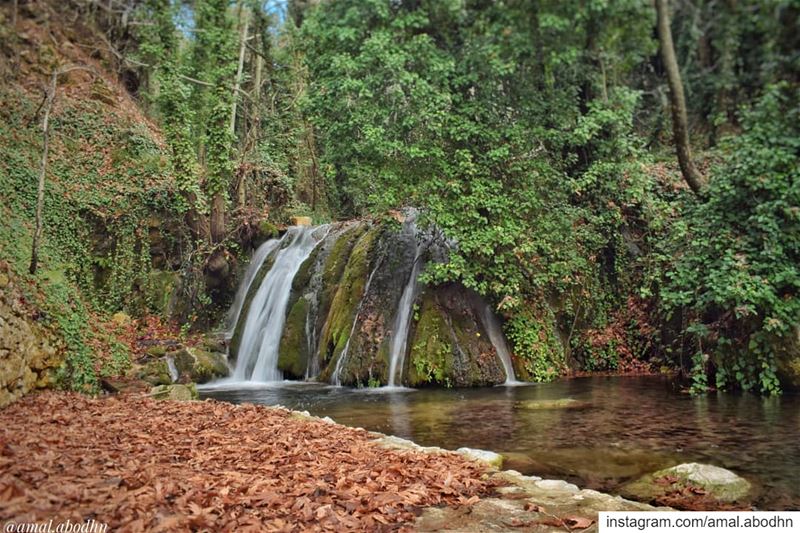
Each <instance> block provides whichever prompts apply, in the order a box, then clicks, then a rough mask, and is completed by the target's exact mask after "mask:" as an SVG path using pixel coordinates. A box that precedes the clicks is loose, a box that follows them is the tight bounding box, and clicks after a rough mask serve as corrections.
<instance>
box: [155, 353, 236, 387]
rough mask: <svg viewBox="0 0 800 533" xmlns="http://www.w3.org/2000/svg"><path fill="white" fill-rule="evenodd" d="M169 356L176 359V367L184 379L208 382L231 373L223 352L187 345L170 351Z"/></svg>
mask: <svg viewBox="0 0 800 533" xmlns="http://www.w3.org/2000/svg"><path fill="white" fill-rule="evenodd" d="M168 357H172V358H173V360H174V361H175V367H176V368H177V369H178V374H179V375H180V379H182V380H183V379H188V380H190V381H194V382H195V383H207V382H209V381H211V380H213V379H217V378H221V377H225V376H227V375H228V374H229V373H230V370H229V369H228V364H227V361H226V359H225V355H224V354H222V353H217V352H207V351H205V350H201V349H200V348H194V347H186V348H181V349H180V350H177V351H174V352H170V353H169V354H168Z"/></svg>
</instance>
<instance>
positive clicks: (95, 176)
mask: <svg viewBox="0 0 800 533" xmlns="http://www.w3.org/2000/svg"><path fill="white" fill-rule="evenodd" d="M0 98H2V99H3V101H4V102H7V103H9V104H10V105H8V106H4V108H3V111H2V118H0V150H2V151H3V153H4V155H5V157H4V158H3V160H2V161H0V195H1V196H2V197H3V199H4V201H3V205H2V211H1V214H2V216H3V218H4V223H3V224H2V225H0V252H2V253H1V254H0V255H2V256H3V257H4V259H5V260H7V261H8V262H9V264H10V265H11V267H12V269H13V270H14V271H15V272H16V273H17V275H19V276H21V277H23V278H25V277H28V276H27V274H26V271H27V267H26V264H27V263H28V261H29V260H30V246H31V235H32V231H33V216H34V206H35V203H36V172H37V165H38V161H39V157H40V150H41V132H40V131H39V124H38V121H37V120H30V119H31V117H33V116H34V112H35V107H36V106H35V103H34V102H32V101H31V100H30V99H29V98H28V97H27V96H26V94H25V93H22V92H20V91H17V90H15V89H12V88H6V89H3V90H2V95H1V96H0ZM51 125H52V132H51V152H50V162H49V163H50V164H49V165H48V173H47V180H46V183H45V196H44V210H43V215H44V232H43V241H42V247H41V253H40V269H39V270H38V271H37V274H36V276H35V277H32V278H29V280H28V281H29V282H30V284H29V285H28V290H29V292H30V294H29V299H30V301H31V302H34V303H36V304H37V305H38V306H40V307H41V309H42V311H43V316H45V317H46V319H47V320H48V321H49V322H50V323H51V324H52V325H53V326H54V329H55V330H56V331H57V333H58V334H59V335H60V336H61V337H62V339H63V340H64V344H65V348H66V362H65V365H64V367H63V368H62V369H61V371H60V372H59V376H58V377H59V378H60V381H61V383H62V385H63V386H66V387H69V388H72V389H75V390H81V391H85V392H96V391H97V390H98V389H97V386H98V375H97V372H98V370H100V368H99V367H98V366H97V361H98V357H97V355H96V354H95V353H94V352H93V350H92V348H91V345H92V342H93V340H94V338H95V336H96V335H97V333H96V332H95V331H94V330H93V327H92V326H93V325H94V324H93V322H94V321H93V319H91V318H90V317H92V316H94V315H93V314H92V313H98V312H99V313H110V312H114V311H118V310H120V309H123V308H126V307H133V306H134V305H135V304H134V303H133V302H135V301H136V298H133V296H134V295H135V294H136V293H137V292H138V291H139V290H140V289H141V288H143V287H145V285H146V284H147V282H148V281H147V280H148V272H149V268H150V255H149V242H148V233H147V230H146V228H147V223H146V221H147V219H148V217H149V216H150V215H151V214H152V213H153V212H154V211H160V210H163V209H165V208H166V207H167V206H169V205H171V203H172V201H173V196H172V194H171V192H170V190H169V179H168V178H169V173H168V168H169V163H168V159H167V158H166V154H164V153H163V152H162V150H161V149H160V148H159V146H158V145H157V144H156V143H155V142H154V141H153V138H152V135H151V133H150V132H149V131H147V130H146V129H145V128H144V126H143V125H141V124H139V123H136V122H132V121H130V120H128V119H126V118H125V117H122V116H118V115H116V114H109V113H108V110H107V109H106V108H105V107H104V106H103V104H101V103H99V102H94V101H92V100H80V101H78V100H72V99H70V98H68V97H66V96H64V95H63V94H62V95H60V96H59V108H58V112H57V113H56V114H54V116H53V117H52V123H51ZM131 310H132V311H134V310H135V309H131ZM112 345H113V343H112ZM125 361H126V355H125V354H124V353H123V351H122V348H121V347H119V346H117V347H116V348H113V349H112V354H111V366H112V367H114V368H123V367H124V365H125ZM107 371H114V369H109V370H107Z"/></svg>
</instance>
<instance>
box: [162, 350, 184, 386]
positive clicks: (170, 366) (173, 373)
mask: <svg viewBox="0 0 800 533" xmlns="http://www.w3.org/2000/svg"><path fill="white" fill-rule="evenodd" d="M164 359H165V360H166V361H167V370H168V371H169V379H170V381H172V382H173V383H177V382H178V378H180V377H181V376H180V374H179V373H178V367H177V366H175V359H174V358H172V356H169V355H168V356H166V357H165V358H164Z"/></svg>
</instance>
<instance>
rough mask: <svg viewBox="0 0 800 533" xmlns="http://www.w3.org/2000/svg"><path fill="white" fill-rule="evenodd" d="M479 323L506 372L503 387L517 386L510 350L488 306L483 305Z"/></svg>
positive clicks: (498, 323)
mask: <svg viewBox="0 0 800 533" xmlns="http://www.w3.org/2000/svg"><path fill="white" fill-rule="evenodd" d="M480 314H481V322H483V327H484V328H486V333H488V334H489V340H490V341H491V342H492V346H494V349H495V350H496V351H497V355H498V357H500V362H502V363H503V370H505V372H506V382H505V385H519V384H520V383H521V382H519V381H517V376H515V375H514V365H513V364H512V363H511V350H509V349H508V344H506V338H505V337H504V336H503V329H502V327H501V326H500V322H499V321H498V320H497V317H496V316H495V314H494V313H493V312H492V308H491V307H489V304H485V305H484V306H483V307H482V308H481V313H480Z"/></svg>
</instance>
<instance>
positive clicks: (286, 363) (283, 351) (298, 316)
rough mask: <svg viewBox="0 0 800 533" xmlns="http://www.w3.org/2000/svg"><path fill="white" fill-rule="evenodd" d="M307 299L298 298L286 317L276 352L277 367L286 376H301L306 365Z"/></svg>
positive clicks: (307, 354)
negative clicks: (277, 354)
mask: <svg viewBox="0 0 800 533" xmlns="http://www.w3.org/2000/svg"><path fill="white" fill-rule="evenodd" d="M308 307H309V305H308V300H306V299H305V298H299V299H298V300H297V301H296V302H295V304H294V305H293V306H292V308H291V309H290V311H289V315H288V316H287V317H286V325H285V326H284V328H283V334H282V336H281V345H280V349H279V351H278V353H279V354H280V355H279V356H278V368H279V369H280V370H281V371H283V372H284V373H285V374H287V375H288V377H292V378H303V377H304V376H305V373H306V368H307V367H308V357H309V353H308V341H307V339H306V331H305V328H306V317H307V315H308Z"/></svg>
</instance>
